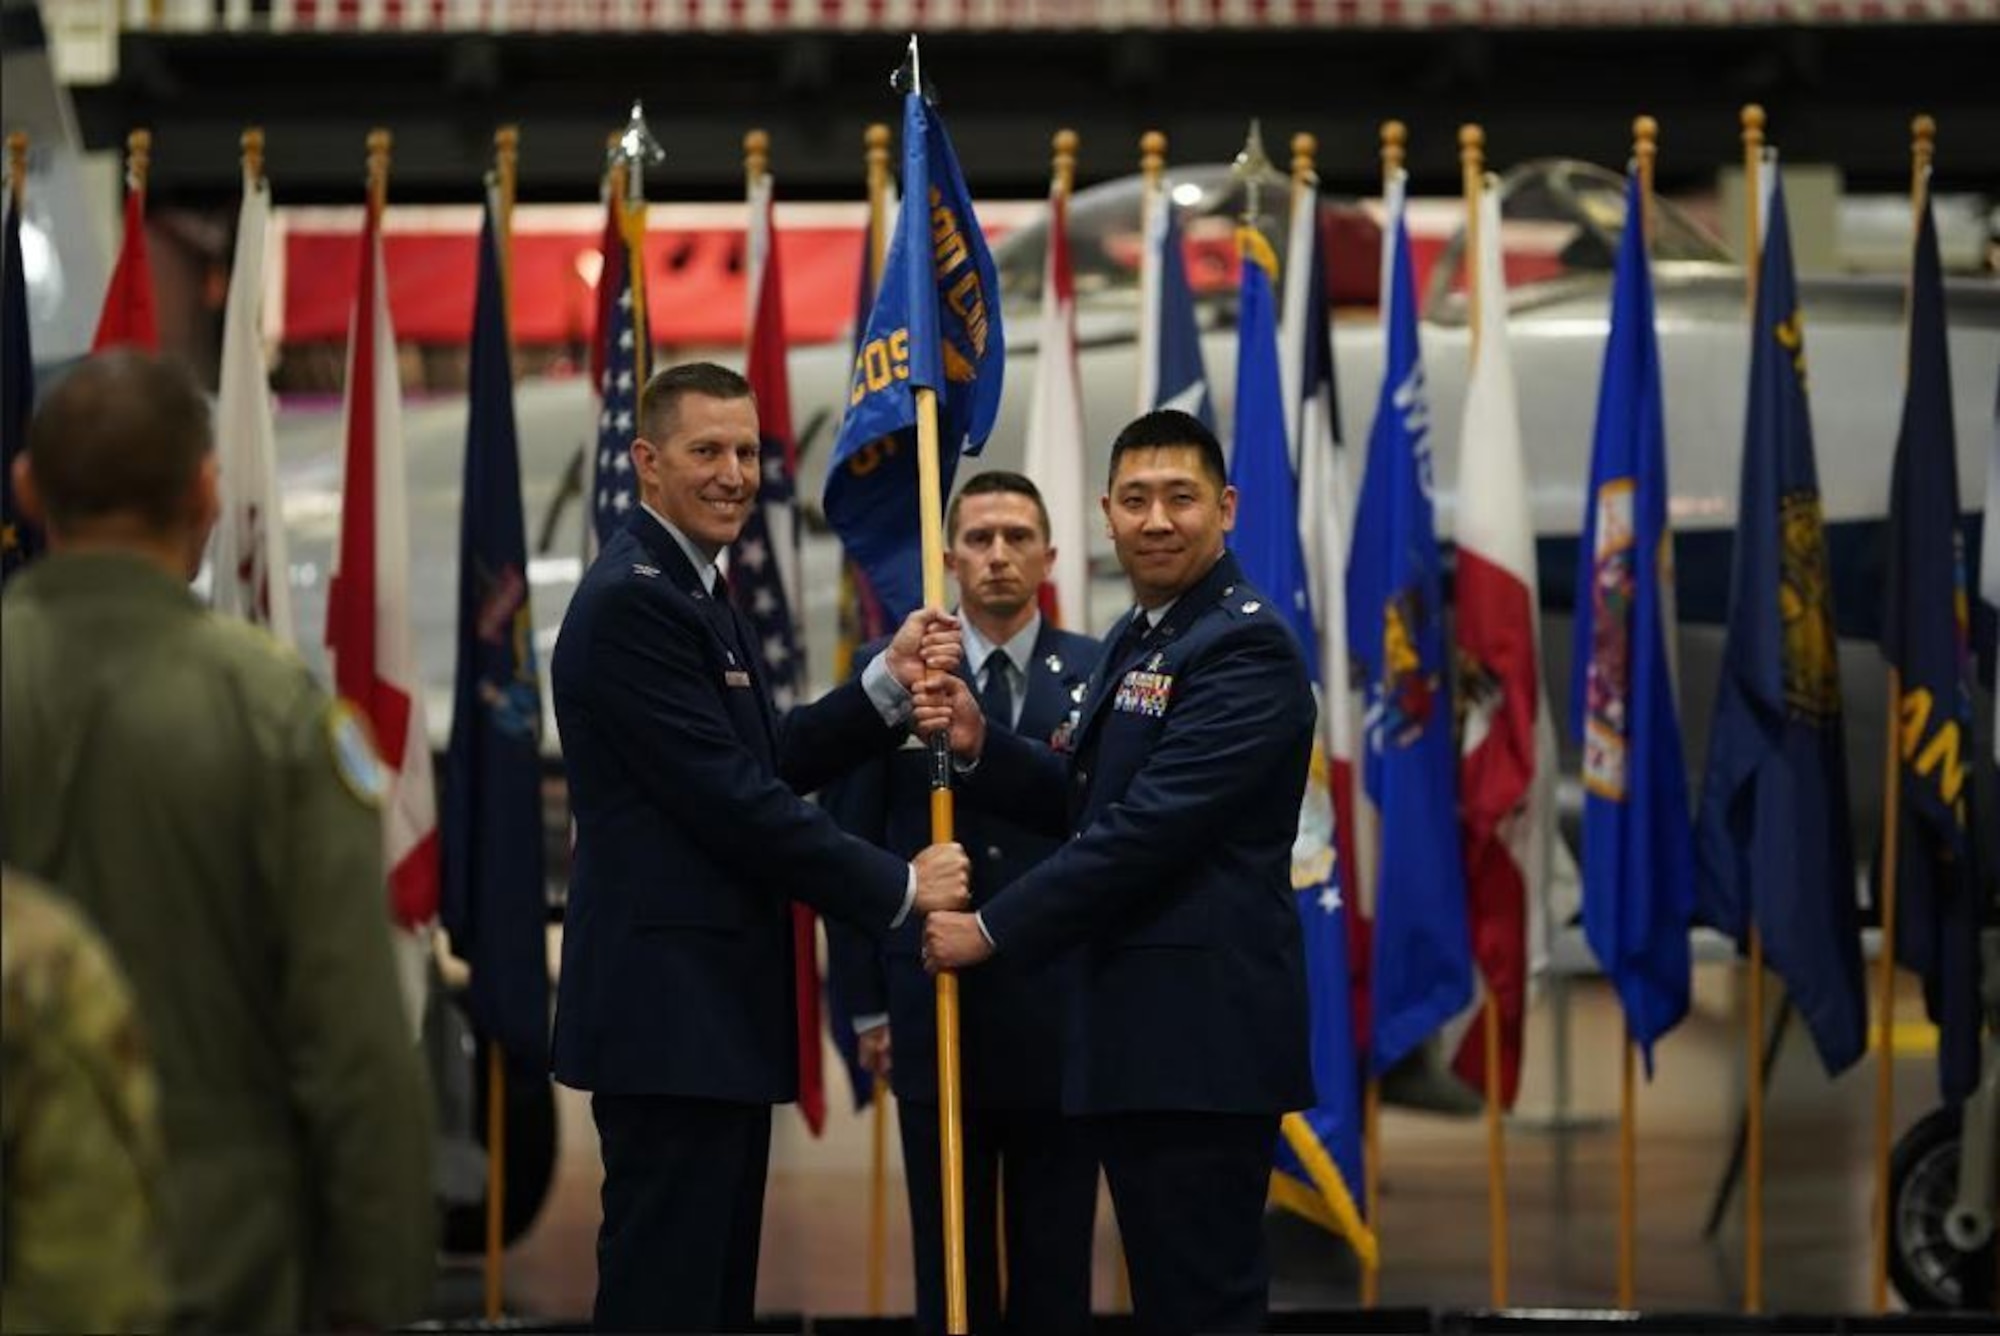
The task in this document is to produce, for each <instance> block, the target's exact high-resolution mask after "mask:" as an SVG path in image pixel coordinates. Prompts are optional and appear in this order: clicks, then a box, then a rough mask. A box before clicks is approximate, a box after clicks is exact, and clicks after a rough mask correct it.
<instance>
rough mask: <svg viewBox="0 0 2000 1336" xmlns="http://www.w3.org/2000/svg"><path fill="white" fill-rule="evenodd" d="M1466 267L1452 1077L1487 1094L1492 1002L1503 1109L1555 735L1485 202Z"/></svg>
mask: <svg viewBox="0 0 2000 1336" xmlns="http://www.w3.org/2000/svg"><path fill="white" fill-rule="evenodd" d="M1470 262H1471V263H1473V264H1476V265H1478V266H1479V270H1478V274H1479V299H1480V300H1479V306H1480V317H1479V331H1478V339H1479V341H1478V344H1477V353H1476V356H1475V360H1474V363H1473V368H1472V379H1471V384H1470V386H1469V387H1468V389H1467V392H1466V412H1465V423H1464V430H1463V443H1462V445H1461V447H1460V454H1459V459H1460V463H1459V478H1458V496H1459V505H1458V518H1457V528H1458V575H1457V603H1458V606H1457V609H1456V611H1457V618H1458V621H1457V625H1458V663H1459V679H1458V686H1459V694H1458V702H1459V706H1460V708H1461V710H1462V711H1463V718H1462V724H1463V731H1462V735H1461V744H1460V751H1459V810H1460V823H1461V827H1462V835H1463V838H1464V842H1465V882H1466V894H1467V897H1468V899H1469V902H1470V903H1469V908H1470V911H1471V913H1470V919H1471V926H1472V951H1473V957H1474V959H1475V960H1476V961H1477V962H1478V965H1479V982H1480V984H1481V986H1482V995H1481V996H1480V997H1479V999H1478V1000H1477V1001H1475V1003H1474V1005H1473V1009H1472V1011H1471V1013H1470V1014H1469V1020H1470V1024H1469V1027H1468V1028H1467V1030H1466V1031H1465V1033H1464V1034H1463V1036H1462V1037H1461V1040H1460V1042H1459V1045H1458V1050H1457V1054H1456V1056H1455V1057H1454V1058H1453V1060H1452V1070H1453V1071H1455V1072H1456V1073H1457V1074H1458V1075H1459V1077H1460V1078H1461V1079H1462V1080H1464V1081H1466V1082H1467V1083H1468V1084H1470V1085H1472V1086H1474V1087H1475V1088H1480V1089H1483V1088H1484V1085H1485V1080H1486V1049H1485V1037H1484V1034H1483V1032H1482V1026H1481V1023H1480V1021H1479V1019H1478V1011H1479V1008H1480V1007H1481V1006H1483V1005H1484V1003H1485V998H1486V996H1491V997H1492V998H1494V999H1495V1000H1496V1001H1497V1003H1498V1005H1499V1010H1500V1063H1501V1068H1500V1083H1499V1084H1500V1098H1501V1102H1502V1104H1503V1105H1506V1106H1508V1107H1511V1106H1512V1105H1513V1103H1514V1097H1515V1095H1516V1094H1517V1093H1518V1091H1519V1088H1520V1081H1521V1036H1522V1029H1523V1022H1524V1020H1525V1017H1526V1012H1527V1001H1528V915H1529V899H1530V895H1531V894H1538V893H1539V892H1540V890H1541V887H1542V884H1543V883H1544V882H1545V881H1546V880H1547V860H1548V852H1549V838H1550V831H1549V828H1550V823H1551V819H1552V816H1553V810H1554V804H1553V802H1552V801H1551V798H1552V797H1553V792H1552V782H1553V779H1554V773H1555V764H1554V760H1555V758H1554V752H1555V735H1554V730H1553V724H1552V723H1551V721H1550V718H1549V709H1548V703H1547V702H1546V701H1545V700H1544V699H1543V693H1542V682H1541V675H1540V670H1539V666H1538V662H1539V654H1538V646H1537V643H1536V639H1537V624H1536V610H1537V596H1536V576H1535V538H1534V524H1533V519H1532V517H1531V515H1530V513H1529V508H1528V491H1527V484H1526V479H1527V473H1526V470H1525V469H1524V467H1523V465H1522V457H1521V425H1520V413H1519V410H1518V408H1517V405H1516V399H1515V390H1514V371H1513V363H1512V361H1511V359H1510V357H1509V353H1508V347H1507V288H1506V283H1505V281H1504V279H1503V277H1502V270H1501V264H1500V205H1499V198H1498V195H1497V193H1496V192H1494V191H1491V190H1489V191H1487V192H1486V193H1485V195H1484V197H1483V199H1482V208H1481V214H1480V220H1479V245H1478V253H1477V254H1475V255H1473V256H1472V257H1471V258H1470Z"/></svg>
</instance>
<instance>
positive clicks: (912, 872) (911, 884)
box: [889, 864, 917, 932]
mask: <svg viewBox="0 0 2000 1336" xmlns="http://www.w3.org/2000/svg"><path fill="white" fill-rule="evenodd" d="M905 870H906V871H907V873H908V876H907V877H905V879H904V881H903V907H902V908H901V909H899V910H897V911H896V917H894V918H892V919H890V920H889V931H890V932H894V931H895V930H896V929H898V928H900V927H902V926H903V920H904V919H906V918H908V917H909V916H910V909H911V907H912V906H913V905H915V904H916V903H917V869H916V865H915V864H909V865H907V866H906V869H905Z"/></svg>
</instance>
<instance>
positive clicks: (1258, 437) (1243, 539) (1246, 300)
mask: <svg viewBox="0 0 2000 1336" xmlns="http://www.w3.org/2000/svg"><path fill="white" fill-rule="evenodd" d="M1239 236H1240V240H1241V244H1242V246H1243V248H1244V251H1245V254H1244V259H1243V286H1242V300H1241V302H1240V304H1239V307H1238V310H1239V313H1240V318H1239V320H1238V323H1237V354H1236V437H1235V446H1234V449H1233V450H1232V452H1231V461H1230V473H1231V481H1233V482H1234V483H1235V485H1236V528H1235V529H1234V530H1233V531H1232V532H1231V534H1230V536H1229V546H1230V548H1231V549H1232V550H1233V551H1234V552H1235V553H1236V557H1237V560H1238V561H1239V562H1241V563H1242V566H1243V575H1244V578H1246V579H1247V580H1249V581H1250V583H1252V584H1254V585H1256V586H1257V587H1258V588H1259V589H1261V590H1263V591H1264V593H1265V594H1266V595H1267V596H1269V597H1270V599H1271V600H1272V603H1273V605H1274V606H1275V607H1276V608H1277V610H1278V611H1279V612H1280V614H1281V615H1283V616H1284V618H1285V621H1286V624H1287V625H1289V626H1290V627H1291V628H1292V633H1293V634H1294V635H1295V636H1297V638H1298V642H1299V651H1300V653H1301V654H1303V655H1304V656H1305V661H1306V670H1307V672H1308V673H1309V674H1310V675H1311V677H1312V679H1313V681H1315V682H1317V681H1319V680H1320V674H1319V664H1318V659H1319V646H1318V637H1317V636H1316V635H1315V634H1314V632H1313V609H1312V602H1311V597H1310V594H1309V592H1308V589H1309V586H1308V583H1307V579H1306V562H1305V552H1304V550H1303V548H1302V547H1301V545H1300V541H1299V522H1298V488H1297V485H1296V482H1295V480H1294V478H1293V476H1292V465H1291V454H1290V451H1289V450H1288V449H1287V448H1286V442H1285V396H1284V386H1283V383H1282V381H1281V378H1280V375H1279V371H1278V327H1277V314H1276V302H1275V300H1274V297H1273V294H1272V289H1271V270H1273V269H1275V268H1276V267H1277V260H1276V257H1274V256H1273V255H1272V254H1271V248H1270V245H1269V243H1268V242H1266V241H1265V240H1264V238H1263V237H1262V236H1261V235H1259V234H1258V233H1256V232H1255V231H1252V230H1250V229H1248V228H1246V229H1244V230H1243V231H1242V232H1241V233H1240V234H1239ZM1322 708H1324V705H1322ZM1315 753H1316V754H1315V755H1314V757H1313V774H1312V782H1311V783H1309V784H1308V786H1307V789H1306V796H1305V804H1306V810H1305V811H1303V812H1302V813H1301V814H1300V820H1299V836H1298V839H1297V841H1296V842H1295V843H1294V844H1293V846H1292V886H1293V889H1294V891H1295V892H1296V894H1297V901H1298V911H1299V926H1300V928H1301V930H1302V938H1303V941H1304V945H1305V960H1306V987H1307V996H1308V1000H1309V1002H1310V1005H1311V1007H1312V1014H1311V1017H1310V1025H1311V1029H1310V1035H1311V1045H1312V1069H1313V1086H1314V1088H1315V1089H1316V1090H1317V1091H1318V1092H1319V1103H1318V1105H1316V1106H1315V1107H1313V1108H1311V1109H1307V1110H1305V1112H1304V1113H1303V1115H1302V1118H1303V1121H1304V1125H1305V1126H1304V1129H1303V1130H1304V1132H1305V1134H1306V1135H1307V1136H1308V1137H1309V1138H1310V1141H1309V1144H1308V1145H1306V1146H1305V1147H1303V1148H1302V1149H1303V1150H1304V1153H1305V1156H1311V1155H1312V1152H1313V1149H1314V1148H1315V1147H1316V1148H1317V1149H1318V1150H1319V1151H1321V1152H1323V1153H1324V1154H1325V1155H1327V1156H1329V1157H1330V1158H1331V1160H1332V1163H1333V1166H1334V1168H1335V1169H1336V1170H1337V1171H1338V1173H1339V1177H1340V1184H1341V1186H1340V1189H1339V1192H1338V1193H1337V1194H1336V1195H1337V1196H1339V1195H1344V1197H1345V1199H1346V1202H1345V1204H1346V1209H1347V1210H1349V1211H1354V1210H1355V1204H1356V1203H1357V1202H1358V1201H1359V1200H1360V1198H1361V1192H1360V1188H1361V1101H1360V1080H1359V1075H1360V1060H1359V1058H1358V1057H1357V1055H1356V1053H1355V1047H1354V1015H1353V1000H1352V998H1351V996H1350V994H1349V992H1348V986H1349V985H1348V971H1347V910H1346V904H1345V897H1344V894H1343V889H1344V888H1343V887H1342V885H1341V880H1340V879H1341V873H1342V869H1341V868H1340V867H1339V866H1338V864H1337V862H1336V860H1335V859H1334V857H1333V845H1332V835H1333V826H1332V800H1331V796H1330V792H1329V789H1328V786H1327V779H1326V775H1327V769H1326V756H1325V752H1324V749H1323V748H1315ZM1315 818H1317V819H1315ZM1288 1121H1289V1120H1288ZM1287 1130H1288V1135H1287V1136H1285V1137H1281V1138H1280V1139H1279V1142H1278V1152H1277V1169H1278V1172H1279V1173H1281V1174H1284V1175H1286V1176H1287V1177H1289V1178H1290V1179H1292V1180H1294V1181H1295V1182H1297V1183H1298V1184H1300V1185H1302V1186H1304V1187H1308V1188H1311V1189H1313V1190H1314V1191H1315V1192H1319V1191H1322V1189H1321V1188H1320V1185H1319V1184H1318V1183H1317V1182H1316V1179H1315V1175H1314V1174H1313V1172H1312V1170H1311V1168H1310V1167H1309V1166H1308V1165H1307V1164H1306V1162H1305V1158H1304V1157H1302V1155H1301V1148H1297V1147H1294V1145H1293V1144H1292V1138H1291V1136H1290V1135H1289V1128H1288V1129H1287ZM1281 1200H1282V1198H1281ZM1326 1209H1327V1210H1328V1211H1329V1212H1331V1213H1332V1216H1333V1218H1334V1220H1335V1222H1336V1227H1342V1228H1343V1229H1344V1227H1343V1226H1340V1225H1339V1224H1338V1221H1339V1216H1340V1213H1341V1209H1342V1208H1341V1206H1340V1205H1337V1204H1335V1203H1334V1202H1327V1203H1326ZM1312 1214H1314V1216H1315V1218H1319V1213H1318V1212H1312ZM1355 1214H1356V1216H1357V1218H1358V1211H1357V1212H1355Z"/></svg>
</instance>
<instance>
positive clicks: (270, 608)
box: [213, 177, 295, 644]
mask: <svg viewBox="0 0 2000 1336" xmlns="http://www.w3.org/2000/svg"><path fill="white" fill-rule="evenodd" d="M270 220H271V187H270V183H269V182H267V181H265V180H264V179H263V178H261V177H259V178H258V179H257V180H255V181H250V180H245V181H244V183H243V209H242V212H241V213H240V214H239V215H238V217H237V222H236V259H235V263H234V266H233V267H232V268H231V269H230V273H229V306H228V309H227V311H226V313H225V314H224V316H223V322H222V388H221V391H220V393H219V394H218V395H217V397H216V398H217V402H216V420H215V439H216V450H217V453H218V455H219V456H220V460H219V462H220V464H221V472H222V518H221V520H220V522H219V523H218V524H217V525H216V528H215V566H214V584H213V589H214V595H215V607H216V610H217V611H218V612H224V613H228V614H229V615H231V616H234V617H241V618H243V619H244V620H246V621H249V622H251V623H254V624H255V625H258V626H263V627H266V628H268V629H269V630H270V632H271V633H272V634H273V635H275V636H277V637H278V639H280V640H282V641H284V642H286V643H287V644H290V643H292V642H293V641H294V639H295V632H294V630H293V627H292V589H291V581H290V570H291V568H290V566H289V564H288V563H287V561H286V556H285V524H284V514H283V512H282V511H281V510H280V509H279V508H278V450H277V439H276V433H275V432H274V431H273V429H272V425H271V386H270V378H269V373H268V371H267V369H266V367H265V365H264V320H263V313H264V291H265V287H264V277H265V274H264V268H265V256H264V238H265V233H266V231H267V230H268V228H269V225H270Z"/></svg>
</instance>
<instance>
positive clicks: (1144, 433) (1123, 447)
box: [1105, 408, 1229, 492]
mask: <svg viewBox="0 0 2000 1336" xmlns="http://www.w3.org/2000/svg"><path fill="white" fill-rule="evenodd" d="M1174 446H1192V447H1194V448H1195V449H1196V450H1199V451H1200V452H1201V468H1202V472H1204V473H1206V474H1207V475H1208V476H1209V477H1210V478H1213V479H1214V480H1215V490H1216V491H1217V492H1221V491H1222V490H1223V488H1225V487H1227V486H1229V471H1228V469H1227V468H1226V467H1225V466H1224V465H1223V462H1222V442H1220V441H1218V440H1216V439H1215V433H1214V432H1212V431H1210V430H1209V429H1208V428H1207V427H1206V426H1204V425H1203V424H1202V420H1201V419H1200V418H1198V417H1196V416H1194V415H1193V414H1192V413H1183V412H1181V411H1180V410H1179V409H1178V408H1156V409H1154V410H1153V411H1152V412H1150V413H1142V414H1140V415H1139V416H1138V417H1136V418H1133V419H1132V420H1131V421H1130V422H1128V423H1127V424H1126V425H1125V430H1123V431H1121V432H1119V433H1118V439H1117V440H1115V441H1113V442H1112V443H1111V472H1110V474H1109V475H1108V476H1107V478H1106V481H1105V488H1106V490H1107V491H1108V490H1109V489H1110V487H1111V486H1112V485H1113V484H1114V483H1116V482H1117V481H1118V461H1119V459H1120V458H1121V457H1122V456H1123V455H1124V454H1125V452H1126V451H1127V450H1163V449H1169V448H1171V447H1174Z"/></svg>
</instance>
